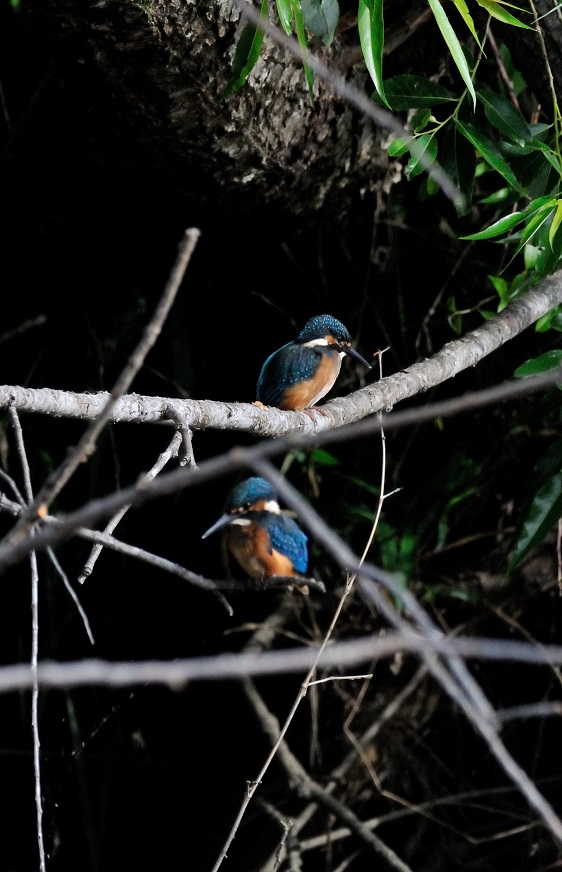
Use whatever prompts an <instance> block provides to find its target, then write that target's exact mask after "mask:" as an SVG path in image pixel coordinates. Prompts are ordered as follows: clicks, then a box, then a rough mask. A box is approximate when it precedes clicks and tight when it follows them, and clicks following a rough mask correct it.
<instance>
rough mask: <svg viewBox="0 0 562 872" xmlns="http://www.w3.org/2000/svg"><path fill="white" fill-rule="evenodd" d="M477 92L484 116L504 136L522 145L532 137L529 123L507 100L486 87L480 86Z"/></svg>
mask: <svg viewBox="0 0 562 872" xmlns="http://www.w3.org/2000/svg"><path fill="white" fill-rule="evenodd" d="M477 93H478V97H479V98H480V101H481V103H482V105H483V106H484V112H485V113H486V118H487V119H488V121H489V122H490V124H493V125H494V127H497V129H498V130H499V131H500V132H501V133H503V135H504V136H507V137H508V138H509V139H512V140H513V141H514V142H516V143H517V144H518V145H523V144H524V143H526V142H527V141H528V140H529V139H531V138H532V133H531V130H530V128H529V125H528V124H527V122H526V121H525V119H524V118H523V116H522V115H521V113H520V112H518V111H517V109H516V108H515V106H513V105H512V104H511V103H510V102H509V100H507V99H506V98H505V97H503V96H502V95H501V94H495V93H494V92H493V91H490V90H489V89H488V88H480V89H479V90H478V92H477Z"/></svg>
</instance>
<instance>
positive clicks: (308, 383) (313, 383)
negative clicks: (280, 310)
mask: <svg viewBox="0 0 562 872" xmlns="http://www.w3.org/2000/svg"><path fill="white" fill-rule="evenodd" d="M345 354H349V355H350V357H354V358H355V360H358V361H359V362H360V363H362V364H363V365H364V366H366V367H367V369H371V365H370V364H369V363H367V361H366V360H365V359H364V358H363V357H361V355H360V354H359V352H357V351H355V349H354V348H352V347H351V336H350V335H349V331H348V330H347V328H346V327H344V325H343V324H342V323H341V321H338V320H337V318H334V317H332V315H315V316H314V318H310V319H309V320H308V321H307V322H306V324H305V325H304V327H303V328H302V330H301V331H300V333H299V334H298V336H297V338H296V339H295V340H294V341H293V342H288V343H287V345H283V347H282V348H278V349H277V351H274V352H273V354H270V355H269V357H268V358H267V360H266V361H265V363H264V365H263V367H262V370H261V372H260V376H259V379H258V384H257V391H256V393H257V402H258V404H261V405H264V406H276V407H277V408H278V409H292V410H293V411H302V410H304V409H309V408H311V407H312V406H314V405H315V404H316V403H317V402H318V400H321V399H322V397H324V396H325V395H326V394H327V393H328V391H329V390H331V388H332V387H333V386H334V383H335V381H336V379H337V377H338V375H339V373H340V369H341V362H342V359H343V357H344V355H345Z"/></svg>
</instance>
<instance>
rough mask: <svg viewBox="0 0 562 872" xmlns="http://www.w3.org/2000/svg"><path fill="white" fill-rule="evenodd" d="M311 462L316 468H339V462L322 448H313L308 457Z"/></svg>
mask: <svg viewBox="0 0 562 872" xmlns="http://www.w3.org/2000/svg"><path fill="white" fill-rule="evenodd" d="M310 460H311V462H312V463H313V464H314V465H316V466H339V465H340V463H341V461H339V460H338V458H337V457H334V455H333V454H330V452H329V451H325V449H324V448H315V449H314V450H313V451H312V453H311V455H310Z"/></svg>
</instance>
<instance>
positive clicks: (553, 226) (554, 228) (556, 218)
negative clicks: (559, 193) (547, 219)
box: [548, 200, 562, 249]
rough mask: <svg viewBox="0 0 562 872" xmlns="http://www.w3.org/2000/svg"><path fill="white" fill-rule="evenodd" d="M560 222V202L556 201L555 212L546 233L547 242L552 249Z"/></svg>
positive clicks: (561, 218)
mask: <svg viewBox="0 0 562 872" xmlns="http://www.w3.org/2000/svg"><path fill="white" fill-rule="evenodd" d="M561 221H562V200H558V201H557V204H556V212H555V213H554V215H553V216H552V224H551V225H550V230H549V231H548V242H549V244H550V247H551V248H552V249H554V237H555V235H556V231H557V230H558V228H559V227H560V222H561Z"/></svg>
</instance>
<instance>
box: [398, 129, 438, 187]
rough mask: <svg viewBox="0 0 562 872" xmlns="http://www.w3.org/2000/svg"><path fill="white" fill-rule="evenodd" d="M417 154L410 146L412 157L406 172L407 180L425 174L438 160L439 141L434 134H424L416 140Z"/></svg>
mask: <svg viewBox="0 0 562 872" xmlns="http://www.w3.org/2000/svg"><path fill="white" fill-rule="evenodd" d="M415 144H416V149H415V152H414V151H413V149H412V144H411V145H410V151H411V152H412V157H411V158H410V160H409V161H408V163H407V164H406V168H405V170H404V172H405V174H406V178H407V179H413V178H414V176H418V175H419V174H420V173H423V171H424V170H425V169H427V168H428V167H429V166H430V165H431V164H432V163H434V161H435V160H436V158H437V139H436V138H435V136H434V135H433V134H432V133H422V135H421V136H418V137H417V139H416V140H415Z"/></svg>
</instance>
